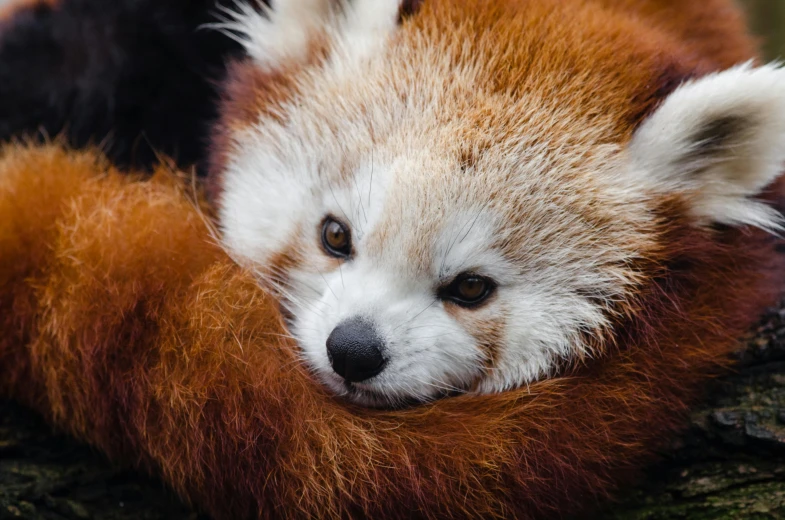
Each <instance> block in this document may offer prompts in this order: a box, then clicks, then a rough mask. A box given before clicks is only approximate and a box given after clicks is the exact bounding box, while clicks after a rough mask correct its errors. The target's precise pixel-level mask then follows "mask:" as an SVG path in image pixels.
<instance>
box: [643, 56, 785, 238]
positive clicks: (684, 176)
mask: <svg viewBox="0 0 785 520" xmlns="http://www.w3.org/2000/svg"><path fill="white" fill-rule="evenodd" d="M628 152H629V156H630V158H631V160H632V162H633V167H634V169H635V170H636V172H638V173H639V174H641V175H643V176H645V177H644V179H642V180H643V182H645V183H647V184H651V183H654V189H655V190H656V191H658V192H660V193H680V194H683V195H685V196H686V197H687V200H689V202H690V205H691V211H692V214H693V217H695V218H696V220H697V221H698V222H699V223H701V224H709V223H712V222H716V223H723V224H729V225H745V224H748V225H753V226H757V227H761V228H765V229H769V230H779V229H782V228H783V226H782V220H783V219H782V217H781V215H780V214H779V213H778V212H776V211H775V210H774V209H772V208H770V207H768V206H766V205H765V204H763V203H762V202H760V201H755V200H754V199H752V197H754V196H755V195H758V194H760V193H761V191H762V190H763V189H764V188H765V187H766V186H767V185H768V184H770V183H771V182H772V181H774V180H775V179H776V178H777V177H779V176H780V174H781V173H783V170H785V69H783V68H782V67H780V66H777V65H766V66H763V67H758V68H754V67H753V66H752V65H751V64H750V63H747V64H744V65H740V66H737V67H734V68H732V69H729V70H726V71H724V72H719V73H716V74H712V75H709V76H706V77H704V78H701V79H698V80H696V81H692V82H689V83H685V84H684V85H682V86H681V87H679V88H678V89H677V90H676V91H674V92H673V93H672V94H671V95H670V96H668V98H667V99H665V101H664V102H663V103H662V105H660V107H659V108H657V109H656V111H655V112H654V113H653V114H652V115H651V116H650V117H649V118H648V119H647V120H646V121H644V122H643V124H642V125H641V127H640V128H639V129H638V130H637V131H636V133H635V135H634V136H633V138H632V142H631V143H630V145H629V148H628Z"/></svg>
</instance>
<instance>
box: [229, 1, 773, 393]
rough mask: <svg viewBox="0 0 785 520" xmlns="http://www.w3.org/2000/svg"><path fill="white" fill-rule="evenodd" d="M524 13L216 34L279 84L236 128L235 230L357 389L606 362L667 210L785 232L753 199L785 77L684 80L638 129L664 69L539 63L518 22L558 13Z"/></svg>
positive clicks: (311, 340)
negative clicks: (669, 206) (236, 39)
mask: <svg viewBox="0 0 785 520" xmlns="http://www.w3.org/2000/svg"><path fill="white" fill-rule="evenodd" d="M464 3H465V4H472V2H464ZM438 5H442V4H438ZM520 5H522V3H521V2H512V1H510V2H503V3H500V4H499V5H496V6H495V7H491V6H490V4H485V3H482V2H477V6H475V8H474V9H467V8H465V7H464V8H463V9H458V8H455V7H454V6H446V7H445V6H443V5H442V7H441V8H439V9H441V10H439V9H437V8H436V7H434V8H432V9H430V10H429V9H428V8H427V2H426V7H425V8H424V10H425V12H423V13H421V14H420V15H418V18H417V19H415V20H413V21H412V22H411V23H409V22H407V23H406V24H404V26H402V27H400V26H398V23H397V20H398V7H399V6H398V3H397V2H393V1H387V0H384V1H382V0H379V1H372V0H365V1H361V0H358V1H356V2H354V3H352V4H346V5H344V6H343V9H342V10H340V11H333V10H331V9H332V8H331V6H330V5H328V4H324V3H322V2H318V1H316V0H313V1H311V2H307V1H305V0H300V1H297V0H289V1H282V2H281V4H280V5H279V6H278V8H277V10H276V11H274V12H272V13H268V17H267V18H265V17H264V16H263V15H260V14H257V13H256V12H255V11H252V10H250V9H246V10H241V12H239V13H238V14H237V15H236V21H235V22H232V24H230V25H227V26H226V27H225V28H227V29H229V30H233V31H239V32H240V34H241V35H242V37H243V38H247V45H248V49H249V54H250V55H251V56H252V57H253V58H254V61H253V62H252V63H251V64H249V65H246V66H248V67H253V68H254V70H256V71H257V72H259V71H261V73H262V74H263V75H266V76H265V77H266V78H267V80H268V81H269V82H270V84H268V85H266V86H265V87H264V88H263V89H262V90H264V92H262V90H259V91H257V95H258V97H257V98H252V99H255V100H256V101H252V107H251V109H250V110H249V107H248V106H244V107H242V112H243V113H245V114H248V113H250V114H251V116H250V117H249V120H246V121H239V120H235V121H229V122H228V124H227V127H228V132H229V134H230V135H229V137H228V139H227V140H228V142H229V143H230V144H229V145H228V146H227V149H226V150H224V151H223V153H224V156H225V158H224V161H223V163H222V164H223V170H222V171H221V172H220V174H219V175H220V177H221V189H222V191H221V194H220V214H219V218H220V224H221V229H222V233H223V240H224V243H225V245H226V247H227V249H228V250H229V251H230V252H231V253H232V254H233V256H234V257H235V258H237V259H238V261H240V262H242V263H244V264H246V265H249V266H251V267H252V268H254V269H256V270H258V272H259V275H260V282H261V283H265V284H268V285H271V286H273V287H275V288H276V289H277V290H278V291H279V293H280V295H281V298H282V301H283V303H284V305H285V307H286V308H287V310H288V311H289V314H290V316H291V322H290V325H291V332H292V334H293V335H294V337H295V338H296V339H297V341H298V344H299V345H300V347H301V349H302V353H303V358H304V360H305V361H306V363H307V364H308V365H309V366H310V367H311V368H312V369H313V370H314V372H315V373H316V375H317V376H318V377H319V378H320V379H321V380H322V381H323V382H324V383H325V384H326V385H328V386H329V387H330V388H331V389H332V390H333V391H335V392H336V393H338V394H341V395H345V396H347V397H348V398H350V399H352V400H354V401H356V402H359V403H362V404H368V405H398V404H402V403H406V402H409V401H412V400H414V401H423V400H429V399H433V398H437V397H440V396H443V395H445V394H450V393H454V392H496V391H501V390H504V389H508V388H513V387H516V386H520V385H523V384H527V383H529V382H532V381H534V380H537V379H540V378H544V377H548V376H551V375H553V374H554V373H555V371H556V369H557V367H558V366H560V365H563V364H564V363H565V361H566V362H569V361H572V360H575V359H579V358H588V357H591V356H596V355H601V354H603V352H604V351H605V346H606V345H607V344H608V343H610V342H613V341H614V332H615V331H614V324H615V323H617V322H618V321H619V317H620V316H630V315H634V313H635V312H637V311H638V309H636V308H635V295H636V294H637V293H638V292H640V291H641V290H642V288H643V287H644V286H645V285H646V283H647V282H648V281H649V280H650V278H651V277H652V276H653V275H654V271H655V270H656V269H657V268H659V267H661V266H657V265H655V264H656V263H657V261H656V260H655V259H656V258H659V257H661V256H662V252H663V250H664V249H667V244H665V243H663V240H664V238H663V237H664V235H665V230H666V229H667V226H668V221H667V219H668V216H667V215H665V216H663V213H662V211H661V208H662V207H663V205H665V203H666V202H672V201H673V200H678V201H679V202H680V204H679V205H678V206H679V207H684V208H686V209H685V210H684V211H685V213H686V215H684V216H685V218H688V219H690V221H691V222H692V223H693V225H694V226H696V227H701V226H706V225H707V224H713V223H718V222H719V223H724V224H730V225H757V226H761V227H767V228H776V227H777V226H779V218H778V216H777V215H776V214H775V213H774V212H773V210H771V209H769V208H768V207H766V206H764V205H763V204H761V203H760V202H757V201H755V199H754V196H755V195H757V194H758V193H759V192H760V191H761V190H762V189H763V188H764V187H765V186H766V185H767V184H768V183H769V182H771V180H772V179H774V178H775V177H776V176H777V175H778V174H779V167H780V165H781V164H782V161H783V160H784V159H785V152H783V151H781V150H785V147H783V146H781V145H782V144H785V123H783V121H785V90H783V87H784V86H785V73H784V72H783V71H782V70H780V69H777V68H774V67H767V68H761V69H752V68H750V67H740V68H736V69H733V70H730V71H728V72H725V73H722V74H718V75H714V76H709V77H707V78H705V79H702V80H699V81H696V82H692V83H686V84H685V85H683V86H681V87H679V88H677V89H676V90H675V92H673V93H672V94H670V95H669V96H668V97H667V98H666V99H665V100H664V101H663V102H662V103H661V104H660V106H659V107H658V108H657V109H656V110H654V111H653V113H651V115H650V116H649V117H648V118H647V119H646V120H645V121H644V122H643V123H642V124H641V125H640V126H639V128H638V129H637V131H636V132H635V133H634V135H632V137H630V133H631V125H632V123H630V121H631V118H632V116H631V114H635V113H637V112H639V111H640V110H641V107H640V106H637V105H635V103H634V101H633V100H634V99H636V98H638V97H639V95H640V91H641V90H644V91H645V89H646V88H652V87H651V86H648V83H647V81H648V80H649V79H650V78H647V77H645V76H644V75H641V76H635V75H634V74H633V75H632V77H621V78H620V77H617V76H618V74H617V75H614V70H615V68H616V67H619V66H627V65H625V63H628V62H633V61H635V60H640V59H641V55H639V54H640V53H638V52H628V54H627V55H624V54H619V55H613V54H611V53H609V54H608V56H606V57H605V58H603V59H601V60H599V61H598V63H591V62H587V63H581V62H580V52H579V51H578V50H576V49H575V48H573V47H571V46H570V43H571V42H567V43H560V42H558V41H556V42H555V43H554V44H553V45H552V47H553V48H551V49H550V50H549V52H550V53H551V55H550V56H546V57H544V58H538V59H542V60H543V61H542V63H543V67H542V69H538V68H536V67H534V65H536V63H535V64H532V63H531V60H529V59H528V58H526V56H522V55H521V53H524V54H525V53H526V52H529V51H532V50H533V47H532V44H531V41H530V40H529V39H527V38H532V36H528V37H526V36H520V35H519V33H518V31H517V28H518V26H517V25H516V23H517V24H518V25H520V26H522V27H525V28H527V29H528V30H529V31H535V30H538V31H539V32H540V33H542V34H541V36H542V37H553V38H557V37H558V34H556V35H550V36H549V31H552V30H555V29H553V27H555V26H552V25H549V24H552V23H553V19H554V17H555V16H556V15H555V14H554V13H557V14H564V13H560V12H559V9H561V8H559V7H558V6H557V4H555V3H551V2H544V1H543V2H541V3H539V4H537V5H536V6H535V5H530V6H529V7H533V8H536V9H540V11H541V12H539V13H538V12H535V13H531V12H523V11H522V10H520V9H518V10H516V6H520ZM543 6H545V7H543ZM536 9H535V10H536ZM573 16H580V13H578V14H577V15H576V14H574V13H573ZM516 20H517V22H515V21H516ZM537 23H540V24H542V25H545V27H544V28H543V27H539V28H538V26H537V25H536V24H537ZM577 27H578V28H579V29H580V30H582V31H583V33H581V34H578V35H577V36H575V37H576V38H578V39H579V40H580V38H584V39H586V40H588V41H591V39H592V38H595V37H597V34H595V33H597V32H599V33H600V34H602V32H603V31H606V29H605V28H604V27H600V26H599V25H598V26H597V27H593V26H591V24H589V26H588V27H586V26H581V25H579V26H577ZM578 32H579V33H580V31H578ZM257 33H259V34H257ZM261 33H264V37H262V35H261ZM500 33H501V34H502V35H506V37H507V38H508V39H500V37H499V34H500ZM607 37H608V38H611V39H613V38H617V37H618V36H617V35H616V36H614V35H608V36H607ZM625 38H626V36H625ZM267 39H269V42H270V43H264V42H266V41H268V40H267ZM544 48H546V49H547V46H546V47H544ZM643 56H644V57H645V56H646V55H645V53H644V54H643ZM603 60H604V61H603ZM618 62H621V65H620V64H619V63H618ZM643 65H644V66H645V65H646V64H645V63H644V64H643ZM533 67H534V68H533ZM644 68H645V67H644ZM276 70H289V71H290V72H289V73H287V74H278V73H277V72H275V71H276ZM647 70H648V69H647ZM276 89H278V90H276ZM772 90H774V91H776V92H775V93H772ZM271 92H275V93H276V95H275V96H270V95H269V94H270V93H271ZM258 100H263V101H259V102H258V105H254V104H253V103H255V102H257V101H258ZM236 102H239V103H246V104H247V103H249V101H248V98H245V99H243V100H236ZM614 103H617V104H618V105H614ZM254 107H255V108H254ZM772 114H776V115H777V116H778V117H775V116H773V115H772ZM775 145H778V146H775ZM681 216H682V215H679V217H681Z"/></svg>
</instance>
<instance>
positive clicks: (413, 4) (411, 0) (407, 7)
mask: <svg viewBox="0 0 785 520" xmlns="http://www.w3.org/2000/svg"><path fill="white" fill-rule="evenodd" d="M424 1H425V0H403V1H402V2H401V7H400V9H399V10H398V23H399V24H400V23H403V21H404V20H405V19H407V18H409V17H410V16H413V15H415V14H417V11H419V10H420V7H421V6H422V4H423V2H424Z"/></svg>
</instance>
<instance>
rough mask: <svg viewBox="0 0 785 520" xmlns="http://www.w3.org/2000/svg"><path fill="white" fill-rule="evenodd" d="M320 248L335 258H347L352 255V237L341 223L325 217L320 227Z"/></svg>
mask: <svg viewBox="0 0 785 520" xmlns="http://www.w3.org/2000/svg"><path fill="white" fill-rule="evenodd" d="M322 246H324V250H325V251H327V253H328V254H330V255H332V256H334V257H336V258H348V257H349V256H351V254H352V236H351V234H350V232H349V228H347V227H346V226H345V225H343V224H342V223H340V222H338V221H337V220H335V219H334V218H331V217H327V218H326V219H325V221H324V224H323V225H322Z"/></svg>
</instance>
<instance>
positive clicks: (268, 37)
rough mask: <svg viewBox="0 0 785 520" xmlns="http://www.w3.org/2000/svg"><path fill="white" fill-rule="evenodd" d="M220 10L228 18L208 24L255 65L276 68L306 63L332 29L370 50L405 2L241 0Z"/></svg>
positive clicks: (357, 49)
mask: <svg viewBox="0 0 785 520" xmlns="http://www.w3.org/2000/svg"><path fill="white" fill-rule="evenodd" d="M251 1H257V2H258V0H251ZM410 3H411V2H408V3H407V5H408V4H410ZM403 7H404V8H405V7H406V6H403ZM411 8H412V7H410V9H411ZM219 9H220V11H221V12H222V13H223V16H224V19H223V20H222V21H221V22H218V23H213V24H207V25H206V26H205V27H208V28H213V29H218V30H220V31H223V32H224V33H225V34H226V35H227V36H229V37H230V38H232V39H235V40H237V41H239V42H240V43H242V45H243V46H244V47H245V49H246V51H247V52H248V54H249V56H251V57H252V58H253V60H254V61H255V62H256V64H257V66H259V67H261V68H262V69H266V70H274V69H277V68H279V67H282V66H285V65H287V64H289V65H290V64H291V63H293V62H294V63H297V62H301V61H304V60H305V59H306V57H307V56H308V53H309V50H310V49H311V45H313V44H314V41H315V40H317V39H318V38H319V37H320V36H326V35H328V34H329V33H331V34H332V35H333V36H334V35H335V34H336V33H338V34H340V35H342V36H343V38H342V39H341V43H342V44H343V45H344V46H345V47H347V48H349V49H353V51H354V52H358V53H364V52H365V53H367V52H370V51H371V50H372V49H373V48H375V47H377V46H378V43H379V42H380V41H383V40H384V39H385V37H386V35H387V34H389V32H390V31H391V30H392V29H393V28H394V27H395V26H396V25H397V24H398V21H399V16H400V12H401V10H402V6H401V0H356V1H351V2H350V1H347V0H272V3H271V6H270V7H267V6H266V5H264V4H261V3H257V4H256V5H252V4H251V3H248V2H246V1H242V0H241V1H238V2H237V3H236V4H235V8H234V9H231V8H227V7H219Z"/></svg>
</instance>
